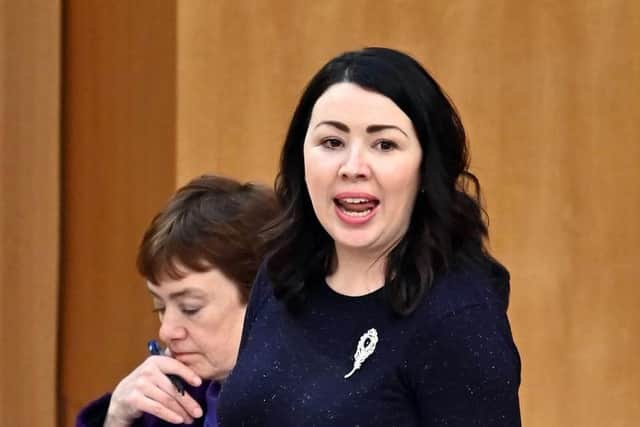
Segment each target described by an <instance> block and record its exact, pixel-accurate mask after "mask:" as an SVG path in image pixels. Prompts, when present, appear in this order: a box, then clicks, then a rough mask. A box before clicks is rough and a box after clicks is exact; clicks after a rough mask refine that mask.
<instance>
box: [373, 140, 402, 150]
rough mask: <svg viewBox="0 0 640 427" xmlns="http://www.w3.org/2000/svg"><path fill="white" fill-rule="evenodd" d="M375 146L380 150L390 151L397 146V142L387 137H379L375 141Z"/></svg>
mask: <svg viewBox="0 0 640 427" xmlns="http://www.w3.org/2000/svg"><path fill="white" fill-rule="evenodd" d="M375 146H376V148H377V149H378V150H380V151H392V150H395V149H396V148H398V144H396V143H395V142H393V141H390V140H388V139H381V140H378V141H376V143H375Z"/></svg>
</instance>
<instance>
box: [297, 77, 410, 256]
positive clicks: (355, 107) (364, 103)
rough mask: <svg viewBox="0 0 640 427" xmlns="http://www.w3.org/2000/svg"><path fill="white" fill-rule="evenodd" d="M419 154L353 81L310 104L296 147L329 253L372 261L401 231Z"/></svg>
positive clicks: (406, 132) (392, 112)
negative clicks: (358, 254) (300, 146)
mask: <svg viewBox="0 0 640 427" xmlns="http://www.w3.org/2000/svg"><path fill="white" fill-rule="evenodd" d="M421 160H422V148H421V146H420V142H419V141H418V137H417V136H416V134H415V131H414V129H413V124H412V123H411V120H410V119H409V117H408V116H407V115H406V114H405V113H404V112H403V111H402V110H401V109H400V108H399V107H398V106H397V105H396V104H395V103H394V102H393V101H391V99H389V98H387V97H386V96H384V95H381V94H379V93H377V92H373V91H369V90H365V89H363V88H362V87H360V86H358V85H356V84H353V83H338V84H335V85H333V86H331V87H329V89H328V90H327V91H326V92H325V93H324V94H323V95H322V96H321V97H320V98H318V100H317V102H316V104H315V106H314V107H313V111H312V114H311V119H310V122H309V128H308V129H307V135H306V138H305V141H304V166H305V181H306V184H307V189H308V191H309V195H310V197H311V203H312V204H313V209H314V211H315V213H316V216H317V217H318V220H319V221H320V223H321V224H322V226H323V227H324V229H325V230H326V231H327V232H328V233H329V235H330V236H331V237H332V238H333V240H334V241H335V244H336V249H338V250H339V249H351V250H353V249H357V250H360V251H368V252H371V253H372V254H373V255H375V256H377V255H380V254H381V253H382V252H383V251H385V250H387V249H389V248H390V247H392V246H393V245H395V244H396V243H397V242H398V241H399V240H400V239H401V238H402V236H403V235H404V233H405V232H406V231H407V228H408V227H409V221H410V218H411V212H412V209H413V204H414V201H415V198H416V194H417V191H418V187H419V181H420V162H421Z"/></svg>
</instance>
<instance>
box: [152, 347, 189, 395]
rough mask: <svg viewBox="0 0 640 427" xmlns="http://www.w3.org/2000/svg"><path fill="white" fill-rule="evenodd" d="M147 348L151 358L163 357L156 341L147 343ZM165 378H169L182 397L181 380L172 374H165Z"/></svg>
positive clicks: (182, 386)
mask: <svg viewBox="0 0 640 427" xmlns="http://www.w3.org/2000/svg"><path fill="white" fill-rule="evenodd" d="M147 348H148V349H149V354H150V355H152V356H164V354H163V351H162V349H161V348H160V345H159V344H158V341H156V340H151V341H149V343H148V344H147ZM167 376H168V377H169V379H170V380H171V382H172V383H173V385H174V386H175V387H176V390H178V393H180V394H182V395H184V381H183V379H182V378H180V377H179V376H177V375H174V374H167Z"/></svg>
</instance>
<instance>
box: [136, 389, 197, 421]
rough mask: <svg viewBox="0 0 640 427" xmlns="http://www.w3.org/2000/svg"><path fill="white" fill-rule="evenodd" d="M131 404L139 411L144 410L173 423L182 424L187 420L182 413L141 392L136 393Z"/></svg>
mask: <svg viewBox="0 0 640 427" xmlns="http://www.w3.org/2000/svg"><path fill="white" fill-rule="evenodd" d="M132 405H133V406H135V407H137V408H139V409H140V410H141V411H143V412H146V413H147V414H150V415H153V416H155V417H158V418H160V419H162V420H164V421H168V422H170V423H173V424H184V423H185V422H187V421H188V420H187V418H186V417H185V415H184V414H180V413H178V412H175V411H173V410H172V409H170V408H168V407H167V406H165V405H163V404H161V403H160V402H158V401H157V400H155V399H153V398H151V397H149V396H147V395H145V394H143V393H138V394H137V395H136V396H135V397H133V398H132Z"/></svg>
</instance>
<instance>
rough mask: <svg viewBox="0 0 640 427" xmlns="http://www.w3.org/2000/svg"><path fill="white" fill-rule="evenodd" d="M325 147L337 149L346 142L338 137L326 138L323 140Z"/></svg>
mask: <svg viewBox="0 0 640 427" xmlns="http://www.w3.org/2000/svg"><path fill="white" fill-rule="evenodd" d="M321 145H322V146H323V147H325V148H328V149H330V150H335V149H337V148H340V147H342V146H343V145H344V144H343V143H342V141H340V140H339V139H337V138H325V139H323V140H322V144H321Z"/></svg>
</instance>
